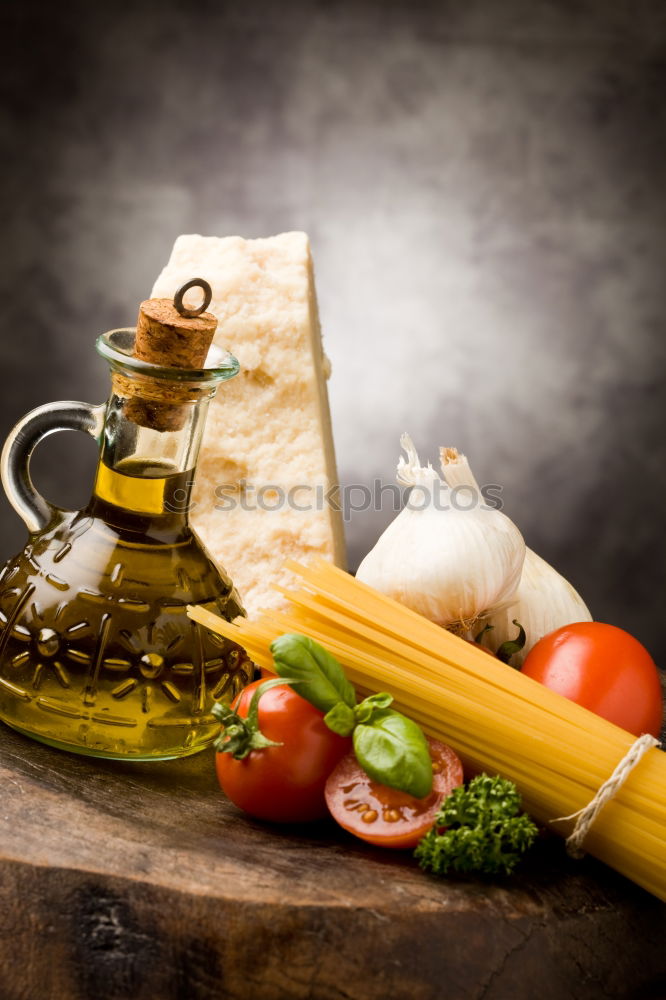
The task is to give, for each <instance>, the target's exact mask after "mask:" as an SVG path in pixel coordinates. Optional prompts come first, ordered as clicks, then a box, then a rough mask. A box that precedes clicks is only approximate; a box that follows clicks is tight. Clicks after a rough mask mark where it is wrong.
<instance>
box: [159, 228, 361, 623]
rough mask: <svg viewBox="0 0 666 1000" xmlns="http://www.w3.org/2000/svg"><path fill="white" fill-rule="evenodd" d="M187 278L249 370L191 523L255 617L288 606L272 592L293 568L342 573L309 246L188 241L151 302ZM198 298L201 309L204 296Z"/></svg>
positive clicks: (200, 486) (301, 237) (216, 419)
mask: <svg viewBox="0 0 666 1000" xmlns="http://www.w3.org/2000/svg"><path fill="white" fill-rule="evenodd" d="M191 278H205V279H206V281H208V282H209V284H210V285H211V288H212V290H213V297H212V300H211V304H210V306H209V307H208V309H209V312H212V313H214V315H215V316H216V317H217V319H218V321H219V322H218V328H217V332H216V334H215V343H216V344H218V345H220V346H222V347H225V348H227V349H228V350H229V351H231V353H232V354H234V355H235V356H236V357H237V358H238V360H239V362H240V366H241V372H240V374H239V375H237V376H236V377H235V378H234V379H232V380H231V381H230V382H228V383H224V382H223V383H222V384H221V385H220V387H219V389H218V391H217V395H216V397H215V398H214V399H213V401H212V403H211V406H210V410H209V413H208V420H207V424H206V430H205V433H204V440H203V444H202V448H201V453H200V457H199V464H198V468H197V477H196V484H195V487H194V493H193V500H194V507H193V511H192V515H191V519H192V524H193V526H194V528H195V529H196V531H197V532H198V534H199V536H200V537H201V539H202V541H203V542H204V544H205V545H206V547H207V548H208V550H209V551H210V553H211V555H212V556H213V558H214V559H215V560H216V561H217V562H218V563H219V564H220V565H222V566H223V567H224V568H225V569H226V570H227V572H228V573H229V574H230V576H231V578H232V580H233V581H234V584H235V585H236V587H237V589H238V590H239V592H240V595H241V598H242V600H243V604H244V606H245V609H246V611H247V612H248V614H250V615H251V614H252V612H253V611H255V610H256V609H258V608H260V607H280V606H281V603H282V599H281V597H280V596H279V595H278V594H276V592H275V591H274V590H273V589H272V587H271V585H272V584H273V583H282V584H285V585H288V584H289V583H290V579H289V574H288V572H287V571H286V570H285V569H284V568H283V563H284V561H285V559H287V558H296V559H298V560H301V561H305V562H307V561H308V560H309V559H311V558H312V557H313V556H324V557H325V558H327V559H330V560H331V561H333V562H335V563H337V565H344V558H345V557H344V536H343V524H342V514H341V513H340V512H339V510H336V509H335V507H336V503H335V501H336V499H337V498H336V497H335V496H334V495H332V494H331V491H332V490H334V489H335V487H336V486H337V482H338V479H337V473H336V467H335V455H334V451H333V435H332V432H331V418H330V413H329V406H328V395H327V391H326V377H327V371H328V367H329V366H328V362H327V359H326V358H325V356H324V354H323V350H322V342H321V331H320V327H319V317H318V312H317V300H316V295H315V287H314V277H313V270H312V258H311V255H310V246H309V241H308V238H307V236H306V235H305V233H298V232H293V233H282V234H281V235H279V236H273V237H270V238H267V239H255V240H245V239H242V238H241V237H239V236H230V237H226V238H217V237H210V236H180V237H179V238H178V239H177V240H176V243H175V245H174V248H173V251H172V254H171V259H170V260H169V262H168V264H167V265H166V267H165V268H164V270H163V271H162V273H161V275H160V276H159V278H158V279H157V281H156V282H155V286H154V288H153V291H152V296H153V297H154V298H166V297H171V296H173V295H174V293H175V292H176V290H177V289H178V288H179V287H180V286H181V285H183V284H184V283H185V282H186V281H189V280H190V279H191ZM191 294H192V296H193V302H192V304H193V305H194V299H195V298H196V295H199V296H200V295H201V293H200V291H199V290H195V291H194V292H193V293H191ZM199 300H200V299H199ZM186 303H187V297H186Z"/></svg>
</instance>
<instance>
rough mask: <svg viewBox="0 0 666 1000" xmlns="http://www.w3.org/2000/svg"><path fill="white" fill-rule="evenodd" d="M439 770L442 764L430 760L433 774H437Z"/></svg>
mask: <svg viewBox="0 0 666 1000" xmlns="http://www.w3.org/2000/svg"><path fill="white" fill-rule="evenodd" d="M441 770H442V765H441V764H439V763H438V762H437V761H436V760H433V762H432V772H433V774H439V772H440V771H441Z"/></svg>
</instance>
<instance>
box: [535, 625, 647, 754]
mask: <svg viewBox="0 0 666 1000" xmlns="http://www.w3.org/2000/svg"><path fill="white" fill-rule="evenodd" d="M522 672H523V673H524V674H527V676H528V677H533V678H534V680H537V681H540V682H541V683H542V684H545V685H546V687H549V688H551V690H553V691H557V692H558V693H559V694H562V695H564V697H565V698H570V699H571V701H575V702H578V704H579V705H584V706H585V708H589V709H590V711H592V712H596V714H597V715H601V716H603V718H604V719H608V720H609V722H614V723H615V724H616V725H617V726H621V727H622V728H623V729H626V730H628V732H630V733H634V735H636V736H641V735H642V734H643V733H651V734H652V735H653V736H659V730H660V728H661V719H662V714H663V699H662V692H661V684H660V682H659V673H658V671H657V668H656V666H655V664H654V661H653V659H652V657H651V656H650V654H649V653H648V651H647V650H646V649H645V647H644V646H642V645H641V643H640V642H639V641H638V639H634V637H633V636H631V635H629V633H628V632H625V631H624V630H623V629H621V628H617V627H616V626H615V625H604V624H602V622H577V623H576V624H574V625H565V626H564V627H563V628H558V629H556V630H555V631H554V632H551V633H550V634H549V635H546V636H544V638H543V639H540V640H539V642H537V643H536V645H535V646H533V647H532V649H531V650H530V652H529V653H528V655H527V657H526V658H525V662H524V664H523V668H522Z"/></svg>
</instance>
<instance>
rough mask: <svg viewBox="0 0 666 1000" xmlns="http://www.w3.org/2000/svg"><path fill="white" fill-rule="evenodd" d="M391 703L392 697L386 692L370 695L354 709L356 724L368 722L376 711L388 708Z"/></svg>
mask: <svg viewBox="0 0 666 1000" xmlns="http://www.w3.org/2000/svg"><path fill="white" fill-rule="evenodd" d="M392 701H393V695H392V694H389V693H388V691H380V692H379V694H370V695H368V697H367V698H364V699H363V701H362V702H361V703H360V705H357V706H356V708H355V709H354V715H355V717H356V721H357V722H370V720H371V719H372V717H373V715H374V714H375V712H376V711H377V710H378V709H381V708H388V707H389V705H390V704H391V702H392Z"/></svg>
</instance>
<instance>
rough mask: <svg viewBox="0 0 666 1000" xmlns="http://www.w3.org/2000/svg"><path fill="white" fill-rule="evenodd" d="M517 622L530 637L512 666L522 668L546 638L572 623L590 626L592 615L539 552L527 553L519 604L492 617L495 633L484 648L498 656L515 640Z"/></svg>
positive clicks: (486, 636)
mask: <svg viewBox="0 0 666 1000" xmlns="http://www.w3.org/2000/svg"><path fill="white" fill-rule="evenodd" d="M514 619H515V620H516V621H517V622H520V624H521V625H522V626H523V628H524V629H525V632H526V635H527V641H526V643H525V647H524V649H522V650H521V651H520V652H519V653H514V655H513V656H512V657H511V665H512V666H515V667H519V666H521V665H522V663H523V661H524V659H525V657H526V656H527V654H528V653H529V651H530V649H531V648H532V646H534V644H535V643H537V642H538V641H539V639H541V638H543V636H544V635H548V633H549V632H553V631H554V630H555V629H556V628H561V627H562V625H570V624H571V623H572V622H590V621H592V615H591V614H590V612H589V611H588V609H587V607H586V605H585V602H584V601H583V599H582V597H581V596H580V594H579V593H578V592H577V591H576V590H574V588H573V587H572V586H571V584H570V583H569V581H568V580H565V579H564V577H563V576H561V575H560V574H559V573H558V572H557V570H556V569H553V567H552V566H551V565H550V564H549V563H547V562H546V560H545V559H542V558H541V556H538V555H537V554H536V552H532V550H531V549H527V551H526V553H525V562H524V564H523V573H522V576H521V578H520V585H519V587H518V592H517V594H516V597H515V601H514V602H513V603H512V604H511V605H510V606H507V607H505V608H501V609H499V610H497V611H495V612H493V614H491V615H490V616H489V618H488V624H489V625H492V626H493V629H492V631H488V632H486V633H484V635H483V636H482V637H481V642H482V643H483V645H484V646H488V648H489V649H492V650H493V652H494V651H495V650H496V649H497V648H498V647H499V646H500V645H501V644H502V643H503V642H505V641H506V640H507V639H515V637H516V626H515V625H514V624H513V621H514Z"/></svg>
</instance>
